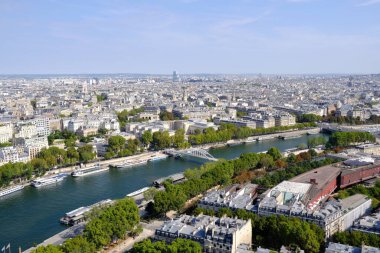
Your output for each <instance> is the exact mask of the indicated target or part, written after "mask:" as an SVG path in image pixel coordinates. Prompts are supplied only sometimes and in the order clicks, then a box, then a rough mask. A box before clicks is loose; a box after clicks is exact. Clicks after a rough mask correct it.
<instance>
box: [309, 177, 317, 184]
mask: <svg viewBox="0 0 380 253" xmlns="http://www.w3.org/2000/svg"><path fill="white" fill-rule="evenodd" d="M310 183H311V184H315V185H317V184H318V183H317V180H316V179H315V178H310Z"/></svg>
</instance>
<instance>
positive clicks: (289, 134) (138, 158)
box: [0, 127, 320, 191]
mask: <svg viewBox="0 0 380 253" xmlns="http://www.w3.org/2000/svg"><path fill="white" fill-rule="evenodd" d="M319 131H320V128H318V127H315V128H308V129H302V130H294V131H285V132H278V133H273V134H265V135H258V136H251V137H248V138H245V139H239V140H230V141H227V142H218V143H209V144H204V145H197V146H194V147H196V148H202V149H212V148H222V147H226V146H235V145H240V144H244V143H251V142H255V141H263V140H271V139H276V138H280V137H282V138H284V139H287V138H295V137H300V136H301V135H305V134H318V133H319ZM163 155H164V154H163V153H162V152H161V151H145V152H144V153H141V154H138V155H133V156H127V157H120V158H114V159H110V160H99V161H93V162H89V163H86V164H84V168H86V167H92V166H95V165H100V166H103V167H105V166H115V165H119V164H123V163H128V162H132V163H138V162H148V161H149V160H150V159H151V158H153V157H161V156H163ZM76 168H78V166H77V165H71V166H66V167H61V168H57V169H52V170H49V171H48V172H47V173H46V174H45V175H44V176H42V177H41V178H47V177H50V176H52V175H56V174H59V173H71V172H73V171H74V170H75V169H76ZM33 179H35V178H32V179H31V180H29V181H26V182H25V181H24V182H20V183H13V184H11V185H10V186H7V187H4V188H0V191H3V190H6V189H7V188H9V187H14V186H18V185H24V186H28V185H30V183H31V181H32V180H33Z"/></svg>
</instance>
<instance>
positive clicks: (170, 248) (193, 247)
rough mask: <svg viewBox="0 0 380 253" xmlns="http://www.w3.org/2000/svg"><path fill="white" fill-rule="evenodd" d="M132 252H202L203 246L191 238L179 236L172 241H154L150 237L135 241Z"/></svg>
mask: <svg viewBox="0 0 380 253" xmlns="http://www.w3.org/2000/svg"><path fill="white" fill-rule="evenodd" d="M131 252H132V253H163V252H165V253H201V252H203V250H202V246H201V245H200V244H199V243H198V242H195V241H192V240H189V239H182V238H177V239H175V240H174V241H173V242H172V243H170V244H166V243H165V242H164V241H157V242H152V241H151V240H149V239H146V240H144V241H141V242H138V243H135V245H133V249H132V250H131Z"/></svg>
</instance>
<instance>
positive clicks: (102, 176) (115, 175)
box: [0, 135, 319, 252]
mask: <svg viewBox="0 0 380 253" xmlns="http://www.w3.org/2000/svg"><path fill="white" fill-rule="evenodd" d="M315 136H319V135H313V136H306V135H305V136H301V137H299V138H294V139H288V140H278V139H272V140H266V141H263V142H254V143H250V144H242V145H238V146H233V147H225V148H219V149H212V150H210V153H211V154H212V155H213V156H215V157H217V158H225V159H232V158H235V157H238V156H239V155H240V154H241V153H247V152H262V151H266V150H268V149H269V148H270V147H277V148H279V149H280V150H281V151H285V150H286V149H289V148H293V147H297V146H298V145H299V144H301V143H304V144H306V142H307V139H308V138H312V137H315ZM196 166H199V164H197V163H193V162H189V161H184V160H180V159H179V160H175V159H173V158H168V159H165V160H160V161H155V162H151V163H148V164H146V165H142V166H139V167H134V168H127V169H110V171H107V172H102V173H99V174H94V175H89V176H86V177H83V178H72V177H67V178H66V179H64V181H63V182H60V183H58V184H57V185H51V186H47V187H43V188H39V189H36V188H33V187H26V188H25V189H23V190H22V191H20V192H17V193H14V194H11V195H9V196H6V197H3V198H0V248H2V247H3V245H7V244H8V243H11V247H12V251H14V252H17V249H18V247H19V246H21V247H22V249H27V248H29V247H31V246H33V244H34V243H37V244H38V243H41V242H42V241H44V240H45V239H47V238H49V237H50V236H52V235H54V234H56V233H58V232H60V231H62V230H63V229H65V227H64V226H62V225H60V223H59V218H60V217H62V216H63V215H64V214H65V213H66V212H68V211H71V210H73V209H76V208H78V207H80V206H87V205H90V204H93V203H95V202H98V201H100V200H103V199H108V198H110V199H116V198H122V197H124V196H125V195H126V194H128V193H130V192H133V191H135V190H138V189H140V188H142V187H145V186H148V185H150V184H151V183H152V182H153V181H154V180H155V179H157V178H160V177H164V176H168V175H171V174H174V173H177V172H182V171H184V170H185V169H187V168H193V167H196Z"/></svg>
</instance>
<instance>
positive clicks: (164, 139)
mask: <svg viewBox="0 0 380 253" xmlns="http://www.w3.org/2000/svg"><path fill="white" fill-rule="evenodd" d="M171 143H172V142H171V138H170V135H169V132H168V131H158V132H155V133H154V134H153V141H152V145H153V147H154V149H155V150H161V149H165V148H169V147H170V146H171Z"/></svg>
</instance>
